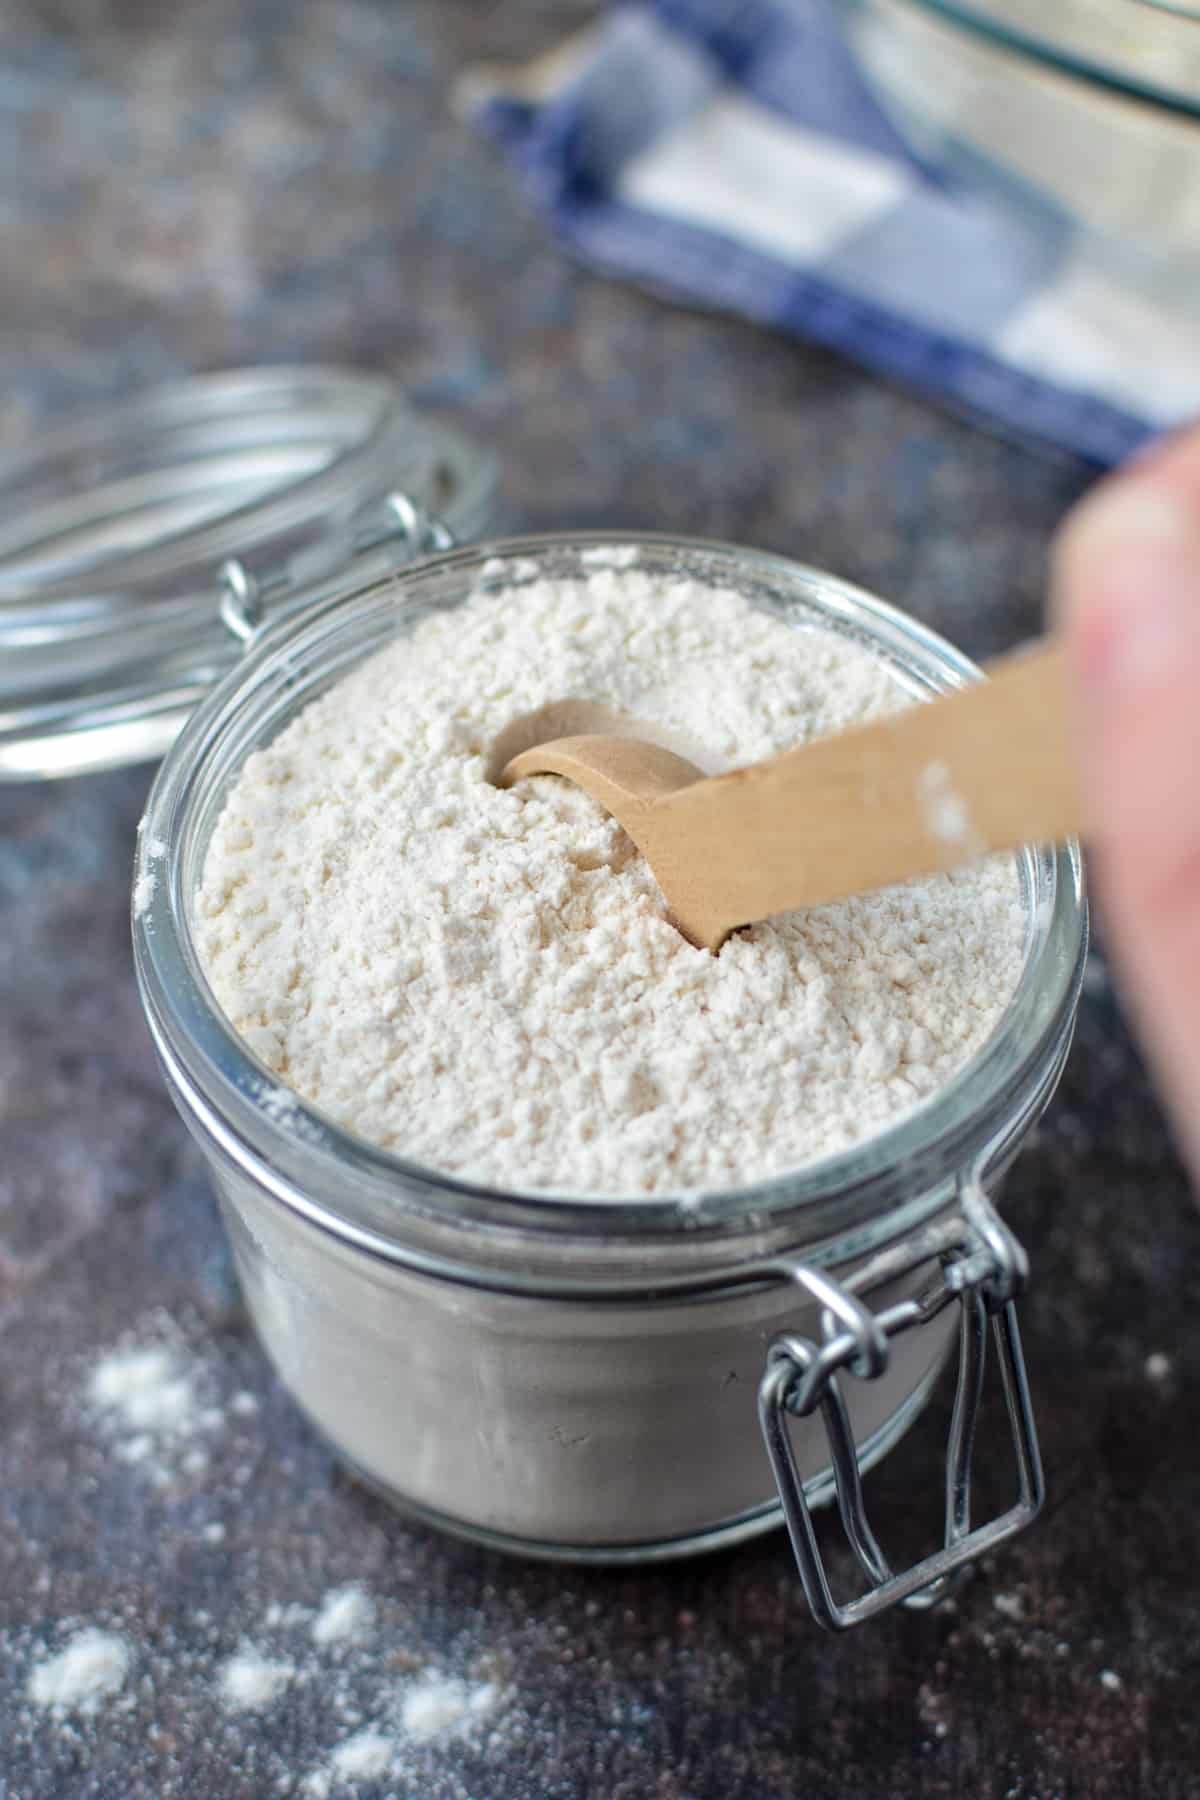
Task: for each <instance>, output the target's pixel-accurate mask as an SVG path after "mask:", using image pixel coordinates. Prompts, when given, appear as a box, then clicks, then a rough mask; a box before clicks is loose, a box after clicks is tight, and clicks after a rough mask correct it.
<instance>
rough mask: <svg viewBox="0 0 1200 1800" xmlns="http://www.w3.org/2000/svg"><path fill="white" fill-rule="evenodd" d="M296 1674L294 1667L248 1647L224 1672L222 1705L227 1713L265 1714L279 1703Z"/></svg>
mask: <svg viewBox="0 0 1200 1800" xmlns="http://www.w3.org/2000/svg"><path fill="white" fill-rule="evenodd" d="M295 1673H296V1670H295V1666H294V1664H292V1663H290V1662H284V1661H282V1660H279V1659H275V1658H272V1657H268V1656H264V1655H263V1654H262V1652H261V1651H260V1650H256V1649H255V1648H254V1646H253V1645H251V1644H244V1645H243V1646H242V1648H241V1649H240V1650H239V1651H238V1652H237V1654H236V1655H234V1656H231V1657H230V1658H229V1661H228V1662H227V1663H225V1664H224V1665H223V1666H222V1668H221V1671H220V1677H219V1686H220V1693H221V1704H222V1706H223V1707H224V1708H225V1711H226V1712H261V1711H262V1709H263V1708H264V1707H266V1706H272V1705H273V1704H274V1703H275V1701H276V1700H278V1698H279V1696H280V1695H281V1694H282V1693H283V1691H284V1689H285V1688H286V1687H288V1686H290V1684H291V1682H292V1680H293V1678H294V1676H295Z"/></svg>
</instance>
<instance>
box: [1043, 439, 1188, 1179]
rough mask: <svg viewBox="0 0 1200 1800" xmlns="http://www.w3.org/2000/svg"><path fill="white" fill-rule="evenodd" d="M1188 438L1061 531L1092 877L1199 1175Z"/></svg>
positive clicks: (1061, 574) (1058, 570)
mask: <svg viewBox="0 0 1200 1800" xmlns="http://www.w3.org/2000/svg"><path fill="white" fill-rule="evenodd" d="M1198 476H1200V437H1193V438H1192V439H1191V440H1183V441H1182V444H1181V446H1180V448H1179V449H1178V450H1177V451H1175V452H1173V453H1172V452H1168V453H1166V455H1164V456H1162V457H1159V458H1156V459H1154V461H1153V462H1147V463H1144V464H1141V465H1139V466H1138V468H1137V469H1136V470H1135V472H1133V473H1132V474H1130V475H1127V476H1124V477H1118V478H1117V479H1115V480H1113V481H1111V482H1108V483H1106V484H1104V485H1103V486H1102V487H1100V488H1099V489H1097V490H1096V492H1095V493H1094V494H1093V495H1091V496H1089V498H1088V499H1087V500H1085V501H1084V503H1083V504H1082V505H1081V506H1080V507H1078V508H1077V509H1076V511H1075V513H1074V514H1072V516H1071V518H1070V519H1069V520H1068V521H1067V524H1066V527H1065V528H1064V530H1063V532H1062V533H1061V534H1060V537H1059V540H1058V543H1057V545H1056V551H1055V559H1054V584H1053V585H1054V600H1055V608H1056V612H1057V616H1058V620H1059V623H1060V625H1061V628H1062V632H1063V635H1064V638H1065V642H1066V649H1067V656H1068V662H1069V665H1070V668H1071V671H1072V676H1073V683H1072V686H1073V704H1074V709H1075V720H1074V725H1075V731H1076V737H1077V741H1078V745H1079V750H1080V757H1081V779H1082V782H1083V792H1084V805H1085V811H1086V816H1087V818H1088V821H1089V825H1090V827H1091V832H1090V836H1091V841H1092V845H1093V848H1094V851H1095V854H1094V857H1093V858H1092V863H1091V866H1092V873H1093V880H1094V883H1095V886H1096V890H1097V894H1098V897H1099V901H1100V907H1101V912H1102V915H1103V917H1104V920H1105V923H1106V927H1107V929H1108V932H1109V936H1110V938H1111V941H1112V946H1113V952H1114V957H1115V961H1116V964H1117V969H1118V972H1119V973H1120V974H1121V975H1122V976H1123V978H1124V985H1125V989H1126V992H1127V995H1128V998H1129V1001H1130V1004H1131V1006H1132V1009H1133V1013H1134V1017H1135V1020H1136V1021H1137V1023H1138V1026H1139V1028H1140V1031H1141V1035H1142V1037H1143V1039H1144V1042H1145V1045H1146V1049H1147V1051H1148V1053H1149V1057H1150V1061H1151V1064H1152V1066H1153V1068H1154V1070H1155V1073H1156V1075H1157V1077H1158V1080H1159V1083H1160V1086H1161V1088H1162V1091H1163V1094H1164V1096H1165V1098H1166V1101H1167V1104H1168V1107H1169V1109H1170V1111H1171V1114H1172V1117H1173V1119H1174V1123H1175V1128H1176V1133H1177V1136H1178V1139H1179V1143H1180V1146H1181V1148H1182V1150H1183V1153H1184V1156H1185V1158H1186V1159H1187V1161H1188V1163H1189V1165H1190V1168H1191V1171H1192V1174H1193V1176H1194V1177H1195V1178H1196V1179H1197V1181H1198V1182H1200V480H1198V479H1197V477H1198Z"/></svg>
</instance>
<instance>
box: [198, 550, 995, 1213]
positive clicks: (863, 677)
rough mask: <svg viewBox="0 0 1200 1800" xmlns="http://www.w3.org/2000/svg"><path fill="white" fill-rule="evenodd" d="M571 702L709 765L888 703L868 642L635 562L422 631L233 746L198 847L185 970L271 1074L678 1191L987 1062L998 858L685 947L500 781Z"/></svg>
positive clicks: (603, 826)
mask: <svg viewBox="0 0 1200 1800" xmlns="http://www.w3.org/2000/svg"><path fill="white" fill-rule="evenodd" d="M565 699H574V700H588V701H593V702H600V703H602V704H604V705H606V706H609V707H614V708H617V709H620V710H621V711H623V712H625V713H629V714H632V715H633V716H634V717H636V718H638V719H641V720H645V721H647V722H648V723H651V724H653V725H654V726H655V728H656V730H657V732H658V733H659V734H661V735H662V736H663V738H664V741H666V742H668V743H671V744H673V745H674V746H675V747H676V748H679V749H682V750H684V751H685V753H687V754H690V755H692V756H693V758H694V759H695V760H698V761H701V762H702V764H703V766H705V767H706V768H707V769H708V770H709V771H710V772H715V771H716V770H718V769H721V768H727V767H731V766H734V765H736V764H737V763H741V762H748V761H752V760H754V759H756V758H758V757H762V756H767V755H770V754H771V753H772V752H774V751H778V750H782V749H785V748H787V747H789V746H791V745H794V744H798V743H801V742H804V741H807V740H809V739H812V738H815V737H818V736H820V735H822V734H824V733H826V732H829V731H833V730H837V729H839V728H841V727H844V726H848V725H852V724H856V723H860V722H862V721H864V720H867V719H870V718H874V717H877V716H878V715H880V714H882V713H885V712H887V711H890V710H895V709H896V708H897V707H899V706H901V705H904V704H906V703H907V697H906V695H905V694H904V692H903V690H902V689H901V688H900V687H899V685H898V683H897V682H896V680H895V679H894V677H893V676H892V675H891V674H890V673H889V671H888V669H887V668H886V666H885V665H884V664H883V663H882V662H880V661H879V660H877V659H876V658H875V657H873V656H872V655H871V653H870V652H869V651H868V650H867V649H865V648H863V647H862V646H861V645H860V644H858V643H856V642H852V641H850V640H849V639H847V638H844V637H842V636H841V635H838V634H834V633H833V632H830V631H825V630H819V629H808V628H804V629H797V628H796V626H794V625H792V624H790V623H788V622H787V621H785V620H784V619H782V618H779V617H777V616H773V615H771V614H768V613H766V612H763V611H761V610H758V609H756V608H754V607H752V606H751V605H750V603H749V602H748V601H747V600H746V599H745V598H743V597H742V596H740V595H739V594H737V593H736V592H733V591H728V590H717V589H713V588H710V587H706V586H700V585H697V584H696V583H695V582H694V581H693V580H691V579H685V578H684V577H682V576H679V577H673V576H671V575H669V574H663V573H658V572H652V571H650V570H646V569H640V568H636V567H632V568H631V567H625V566H620V565H617V566H607V567H605V566H594V567H591V568H589V569H587V571H586V572H585V573H584V574H583V575H582V576H581V577H580V578H571V579H568V578H565V577H563V578H557V577H548V576H542V577H540V578H538V579H535V580H533V581H531V582H526V583H525V584H524V585H522V586H521V587H520V588H519V589H518V590H511V591H504V590H501V591H486V592H484V591H481V592H479V593H477V594H475V595H474V596H473V597H472V598H471V599H470V600H469V601H468V602H467V603H466V604H465V605H464V606H462V607H459V608H455V609H454V610H451V611H447V612H443V613H440V614H435V615H433V616H431V617H429V618H427V619H425V620H424V621H423V622H422V623H421V624H419V625H418V626H417V627H416V628H415V630H413V631H412V632H411V634H410V635H408V636H405V637H402V638H399V639H398V640H397V641H396V642H395V643H394V644H392V645H391V646H390V647H389V648H387V649H386V650H383V651H382V652H380V653H378V654H377V655H375V656H374V657H373V658H372V659H371V660H370V661H368V662H366V663H364V664H363V665H362V666H361V667H360V668H358V669H357V670H355V671H353V672H352V673H351V674H350V675H349V676H347V677H345V678H344V679H342V680H341V681H340V682H338V683H337V685H336V686H333V687H331V688H330V689H329V691H327V692H326V693H325V694H323V695H322V696H321V697H319V698H318V699H317V700H315V701H314V702H312V703H311V704H310V705H309V706H308V707H307V708H306V709H305V710H304V711H303V712H302V713H301V714H299V716H298V717H296V718H295V719H294V720H293V721H292V722H291V723H290V724H289V725H288V726H287V727H286V728H285V729H284V730H283V731H282V732H281V733H280V734H279V736H278V737H277V738H276V739H275V740H274V741H273V742H272V743H271V744H270V745H268V746H267V747H266V748H265V749H262V750H260V751H257V752H256V753H255V754H253V755H252V756H250V757H249V758H248V760H247V761H246V763H245V765H244V767H243V769H242V771H241V773H240V775H239V777H238V779H237V781H236V784H235V785H234V786H233V788H232V790H231V792H230V794H229V796H228V799H227V802H226V805H225V807H224V810H223V813H222V815H221V818H220V820H219V822H218V824H217V827H216V829H215V831H214V834H213V837H212V840H211V843H210V846H209V850H208V854H207V859H206V863H205V868H204V875H203V881H202V884H201V889H200V893H199V896H198V907H197V911H198V933H199V943H200V949H201V955H202V959H203V961H204V963H205V965H206V968H207V972H208V976H209V980H210V982H211V984H212V987H213V989H214V991H215V993H216V996H217V998H218V1000H219V1002H220V1004H221V1006H222V1007H223V1008H224V1010H225V1011H226V1013H227V1014H228V1016H229V1018H230V1019H231V1020H232V1022H233V1024H234V1025H235V1027H236V1028H237V1030H238V1031H239V1032H240V1033H241V1035H242V1036H243V1038H244V1039H245V1041H246V1043H247V1044H248V1045H249V1047H250V1049H251V1050H252V1051H253V1053H254V1054H255V1056H257V1057H258V1058H259V1059H260V1060H261V1061H262V1062H263V1063H265V1064H266V1065H267V1067H268V1068H270V1069H271V1070H272V1071H274V1073H275V1074H276V1075H277V1077H278V1078H279V1080H280V1081H281V1082H283V1083H285V1084H286V1085H287V1086H289V1087H291V1088H293V1089H294V1090H296V1091H297V1092H298V1093H299V1094H301V1095H303V1096H304V1097H305V1098H306V1099H308V1100H309V1101H311V1102H313V1103H315V1105H316V1106H318V1107H319V1108H320V1109H322V1110H323V1111H324V1112H325V1113H326V1114H328V1115H329V1116H330V1117H331V1118H332V1119H334V1120H335V1121H337V1122H338V1123H339V1124H340V1125H342V1126H343V1127H346V1128H348V1129H349V1130H351V1131H353V1132H356V1133H358V1134H359V1135H360V1136H362V1137H364V1138H367V1139H370V1140H372V1141H373V1142H375V1143H377V1144H379V1145H382V1146H384V1147H385V1148H387V1149H389V1150H392V1151H394V1152H396V1153H398V1154H400V1155H402V1156H404V1157H406V1158H409V1159H411V1160H413V1161H416V1162H419V1163H423V1164H426V1165H430V1166H432V1167H433V1168H435V1169H438V1170H442V1171H446V1172H450V1173H453V1174H454V1175H456V1176H458V1177H462V1178H466V1179H469V1180H474V1181H479V1182H483V1183H486V1184H489V1185H500V1186H504V1187H516V1188H521V1189H528V1188H533V1189H546V1188H554V1189H565V1190H569V1191H572V1192H575V1193H586V1194H591V1195H596V1196H603V1195H608V1196H614V1195H637V1194H648V1193H654V1194H672V1193H674V1194H694V1193H697V1192H700V1191H704V1190H711V1189H721V1188H729V1187H734V1186H741V1185H743V1184H745V1183H748V1182H751V1181H755V1180H758V1179H761V1178H763V1177H765V1176H770V1175H772V1174H775V1173H778V1172H780V1171H782V1170H786V1169H791V1168H795V1167H798V1166H800V1165H803V1164H806V1163H811V1162H812V1161H814V1160H815V1159H819V1158H821V1157H824V1156H827V1155H829V1154H830V1153H832V1152H836V1151H839V1150H843V1149H845V1148H847V1147H848V1146H849V1145H851V1144H854V1143H856V1142H858V1141H859V1140H862V1139H864V1138H866V1137H868V1136H870V1135H872V1134H874V1133H877V1132H878V1131H880V1130H881V1129H882V1128H883V1127H884V1126H885V1125H887V1124H889V1123H891V1122H892V1121H894V1120H895V1119H896V1118H897V1117H898V1116H899V1115H900V1114H902V1113H904V1112H906V1111H908V1110H910V1109H911V1108H913V1107H914V1106H917V1105H919V1104H920V1103H921V1102H922V1101H923V1100H925V1099H927V1098H928V1097H929V1096H930V1095H931V1094H933V1092H934V1091H935V1090H936V1089H938V1088H939V1087H941V1086H942V1085H943V1084H944V1083H945V1082H946V1081H947V1079H948V1078H949V1077H950V1076H951V1075H952V1074H953V1073H954V1072H955V1071H956V1070H957V1069H959V1068H960V1067H961V1066H962V1065H963V1064H964V1063H965V1062H966V1061H967V1060H968V1059H969V1058H970V1057H971V1056H972V1055H973V1053H974V1052H976V1051H977V1050H978V1049H979V1048H980V1047H981V1045H982V1044H983V1043H984V1041H985V1040H986V1038H987V1037H988V1035H989V1033H990V1032H991V1031H992V1029H993V1027H994V1026H995V1024H996V1021H997V1018H998V1016H999V1014H1000V1012H1001V1010H1002V1009H1003V1007H1004V1004H1005V1002H1006V1001H1007V999H1008V998H1009V995H1010V994H1011V991H1012V989H1013V987H1014V985H1015V982H1016V979H1017V976H1018V974H1019V971H1020V966H1021V962H1022V957H1023V947H1024V937H1025V915H1024V909H1023V905H1022V901H1021V895H1020V888H1019V883H1018V877H1017V871H1016V865H1015V862H1014V860H1013V859H1012V858H1004V859H993V860H991V861H989V862H986V863H983V864H980V865H978V866H976V867H973V868H971V869H970V870H968V871H965V872H960V873H957V874H955V875H943V876H937V877H935V878H933V879H931V880H927V881H921V882H916V883H911V884H909V885H906V886H903V887H896V888H891V889H888V890H886V891H884V892H881V893H876V894H872V895H867V896H863V897H860V898H856V899H852V900H848V901H844V902H841V903H839V904H837V905H831V906H823V907H819V908H814V909H812V910H810V911H807V912H803V913H794V914H788V915H785V916H783V917H780V918H776V919H774V920H771V921H769V922H767V923H763V924H758V925H755V926H753V927H752V928H750V929H749V930H746V931H744V932H741V933H739V934H737V935H736V936H735V937H733V938H731V939H730V940H729V941H728V942H727V943H726V944H725V946H724V947H723V949H722V950H721V951H720V953H719V955H716V956H713V955H710V954H709V953H708V952H707V951H704V950H697V949H694V948H693V947H692V946H691V945H690V944H689V943H687V942H686V941H685V940H684V939H683V938H682V937H681V936H680V935H679V933H678V932H677V931H676V930H675V929H674V927H673V926H672V925H671V924H670V923H669V922H668V921H667V918H666V916H665V904H664V901H663V899H662V896H661V894H660V892H659V889H658V887H657V884H656V883H655V881H654V878H653V876H652V875H651V873H650V870H649V867H648V866H647V864H646V863H645V861H644V860H643V858H642V857H641V856H640V855H639V854H638V852H637V851H636V850H635V849H634V847H633V845H632V843H631V842H630V840H629V839H628V838H627V837H626V835H625V833H624V832H623V831H622V830H621V828H620V827H619V826H618V825H617V824H616V823H615V821H614V820H613V819H611V818H610V817H609V816H608V815H606V814H605V813H604V812H603V810H602V809H601V808H600V806H599V805H598V804H597V803H596V802H595V801H593V800H592V799H590V798H589V797H588V796H587V795H586V794H584V793H582V792H581V791H580V790H579V789H577V788H575V787H572V786H571V785H569V784H568V783H567V782H565V781H562V780H559V779H558V778H557V777H554V776H542V777H537V778H534V779H532V780H527V781H523V782H521V783H519V784H518V785H517V786H516V787H514V788H513V789H511V790H508V791H503V790H501V789H499V788H497V787H496V786H495V785H494V782H493V780H492V779H491V777H492V775H493V773H494V766H493V765H494V760H495V759H494V749H495V745H496V743H497V740H498V739H500V738H501V734H503V733H504V732H505V730H506V729H507V728H509V727H511V726H512V724H513V721H514V720H518V719H520V718H522V717H524V716H525V715H527V714H530V713H534V712H536V711H538V709H540V708H543V707H545V706H547V705H549V704H551V703H554V702H559V701H562V700H565ZM698 752H699V754H698Z"/></svg>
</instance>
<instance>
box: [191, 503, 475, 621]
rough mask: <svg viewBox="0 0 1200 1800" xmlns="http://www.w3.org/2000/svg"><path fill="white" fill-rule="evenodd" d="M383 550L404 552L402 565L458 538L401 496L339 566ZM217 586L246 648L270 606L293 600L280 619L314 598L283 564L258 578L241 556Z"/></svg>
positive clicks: (371, 522)
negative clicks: (373, 551) (284, 598)
mask: <svg viewBox="0 0 1200 1800" xmlns="http://www.w3.org/2000/svg"><path fill="white" fill-rule="evenodd" d="M383 546H390V547H393V548H398V549H399V550H400V551H401V552H402V553H403V554H402V558H401V560H402V561H404V562H414V561H416V559H417V558H418V557H421V556H427V555H432V554H433V553H434V552H435V551H439V550H453V549H454V546H455V537H454V533H453V532H452V531H451V529H450V527H449V526H448V525H447V524H446V523H445V521H444V520H442V519H439V518H437V517H436V516H435V515H434V514H433V513H428V512H426V511H425V509H424V508H423V507H422V506H420V505H418V503H417V502H416V501H415V500H414V499H412V497H411V496H410V495H408V494H404V493H401V492H399V491H398V490H397V491H396V492H394V493H391V494H389V495H388V496H387V497H386V499H385V500H384V501H383V502H382V505H381V506H380V507H378V508H375V509H374V510H373V511H372V512H371V513H370V514H368V515H367V516H366V517H365V518H364V519H362V520H360V521H359V522H358V523H357V524H356V525H355V527H354V528H353V529H352V530H351V532H350V533H349V535H348V538H347V541H346V543H345V545H344V547H342V548H341V550H340V551H339V552H338V561H339V562H340V563H341V565H342V566H343V567H344V566H345V565H346V564H348V563H350V562H351V561H352V559H353V558H355V557H360V556H365V555H366V554H367V553H368V552H369V551H372V550H378V549H380V548H381V547H383ZM217 584H218V588H219V590H220V596H221V619H222V622H223V624H224V625H225V626H226V628H227V629H228V630H229V631H231V632H232V633H233V635H234V636H235V637H236V638H238V639H239V640H240V641H241V643H242V645H243V646H247V645H249V644H250V643H251V642H252V641H253V639H254V638H256V637H257V635H258V633H259V632H260V631H261V630H262V628H263V626H264V624H266V622H267V610H268V602H269V601H275V600H277V599H279V598H281V597H282V596H285V595H286V596H287V600H286V602H285V604H284V605H283V606H282V607H281V608H274V607H273V608H272V609H271V610H272V618H273V619H274V618H278V617H282V616H283V615H284V614H285V613H287V612H292V611H294V610H296V608H297V607H298V606H300V605H302V604H306V603H308V602H309V600H310V599H311V598H313V597H314V596H313V595H312V593H311V589H312V583H311V581H306V580H302V579H300V580H298V579H297V577H296V575H295V573H294V572H293V570H292V568H291V566H290V565H289V564H287V563H278V564H276V565H275V566H274V567H271V568H267V569H265V570H263V571H262V572H261V573H258V574H255V573H254V572H253V571H251V570H250V569H248V568H247V567H246V565H245V563H244V562H242V561H241V559H240V558H239V557H236V556H231V557H228V558H227V559H226V561H225V562H223V563H222V564H221V566H220V568H219V569H218V570H217Z"/></svg>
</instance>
